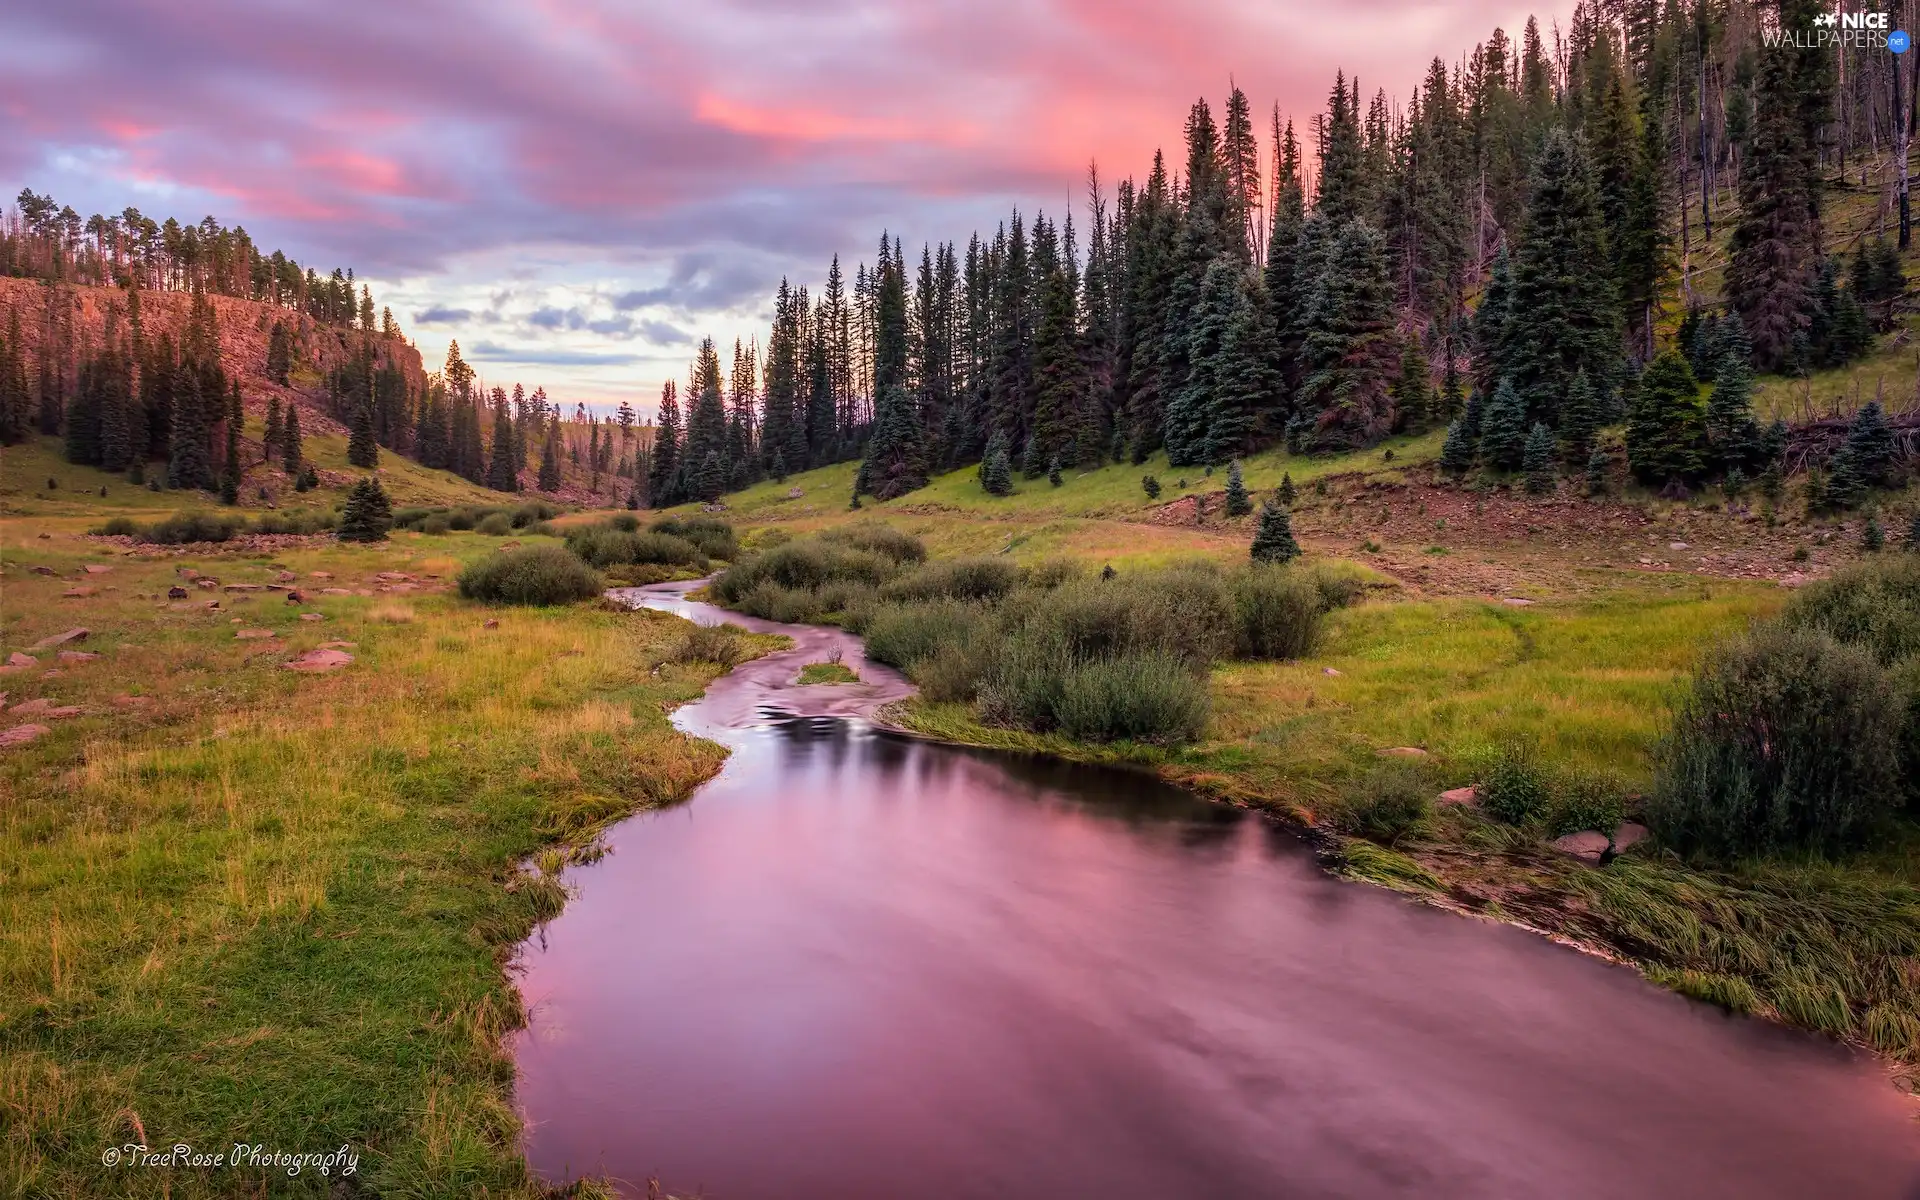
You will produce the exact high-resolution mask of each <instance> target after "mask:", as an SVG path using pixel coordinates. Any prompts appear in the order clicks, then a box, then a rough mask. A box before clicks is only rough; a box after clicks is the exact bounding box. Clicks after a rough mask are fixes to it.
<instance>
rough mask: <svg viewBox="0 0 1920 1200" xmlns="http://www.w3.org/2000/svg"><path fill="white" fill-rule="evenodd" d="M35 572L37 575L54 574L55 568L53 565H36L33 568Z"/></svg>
mask: <svg viewBox="0 0 1920 1200" xmlns="http://www.w3.org/2000/svg"><path fill="white" fill-rule="evenodd" d="M33 573H34V574H35V575H51V574H53V568H52V567H35V568H34V569H33Z"/></svg>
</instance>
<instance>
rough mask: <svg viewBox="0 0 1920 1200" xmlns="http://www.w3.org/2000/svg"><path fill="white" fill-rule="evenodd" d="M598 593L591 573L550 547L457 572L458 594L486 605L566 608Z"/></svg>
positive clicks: (497, 556)
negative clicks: (558, 605) (550, 605)
mask: <svg viewBox="0 0 1920 1200" xmlns="http://www.w3.org/2000/svg"><path fill="white" fill-rule="evenodd" d="M600 592H601V583H600V577H599V576H598V575H596V574H594V572H593V569H592V568H591V567H589V566H587V564H585V563H583V562H581V561H580V560H579V559H578V558H577V557H575V556H574V555H573V554H571V553H569V552H568V551H567V550H566V549H564V548H563V547H560V546H554V545H545V546H528V547H523V548H521V549H518V550H506V551H502V552H498V553H494V554H489V555H488V556H486V557H485V558H482V559H479V560H478V561H476V562H474V563H473V564H472V565H470V566H469V567H467V569H466V570H464V571H462V572H460V594H461V595H462V596H464V597H466V598H467V599H469V600H480V601H484V602H486V603H488V604H541V605H544V604H567V603H570V602H572V601H575V600H589V599H592V598H593V597H595V596H598V595H599V594H600Z"/></svg>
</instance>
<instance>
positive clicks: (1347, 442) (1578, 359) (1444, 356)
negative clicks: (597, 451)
mask: <svg viewBox="0 0 1920 1200" xmlns="http://www.w3.org/2000/svg"><path fill="white" fill-rule="evenodd" d="M1820 11H1821V10H1820V8H1819V6H1818V4H1816V3H1814V2H1813V0H1776V2H1773V3H1754V2H1752V0H1697V2H1696V3H1692V4H1684V3H1682V4H1671V5H1656V4H1653V3H1650V2H1649V3H1628V4H1607V5H1598V4H1587V3H1583V4H1581V5H1579V6H1578V7H1576V9H1575V11H1574V14H1573V16H1572V19H1571V22H1570V24H1569V27H1568V28H1567V30H1566V31H1565V33H1564V34H1561V33H1558V32H1556V34H1555V36H1554V38H1553V41H1552V44H1551V45H1549V44H1548V42H1547V40H1546V39H1544V38H1543V37H1542V35H1541V33H1540V30H1539V27H1538V24H1537V23H1536V22H1534V21H1532V20H1529V21H1528V22H1527V25H1526V28H1525V30H1524V32H1523V35H1522V36H1521V38H1520V39H1519V40H1518V41H1517V43H1516V42H1515V41H1514V40H1513V39H1510V38H1509V37H1508V36H1507V35H1506V34H1505V33H1504V32H1502V31H1500V30H1495V31H1494V33H1493V34H1492V36H1491V37H1489V38H1488V39H1487V41H1485V42H1483V43H1482V44H1480V45H1479V46H1476V47H1475V48H1474V50H1473V51H1472V52H1471V53H1470V54H1467V55H1464V56H1462V57H1461V59H1460V60H1459V61H1457V62H1455V63H1453V64H1451V65H1449V64H1448V63H1446V62H1445V61H1443V60H1441V59H1439V58H1436V59H1434V60H1433V62H1432V63H1431V65H1430V66H1429V68H1428V70H1427V72H1426V74H1425V76H1424V78H1423V79H1422V81H1421V82H1420V84H1419V85H1418V86H1417V87H1416V88H1415V89H1414V90H1413V92H1412V94H1411V95H1410V96H1408V97H1407V98H1406V99H1405V101H1404V102H1396V101H1395V100H1393V99H1392V98H1390V97H1389V96H1388V94H1387V93H1386V92H1385V91H1384V90H1376V91H1375V92H1373V93H1372V95H1371V96H1368V95H1367V94H1366V93H1365V92H1363V91H1362V89H1361V86H1360V83H1359V81H1358V80H1353V79H1348V78H1347V77H1345V75H1344V74H1342V75H1340V76H1338V77H1336V79H1335V81H1334V83H1333V85H1332V87H1331V88H1330V90H1329V94H1328V101H1327V105H1326V107H1325V109H1324V111H1322V112H1320V113H1318V114H1315V115H1314V116H1313V117H1312V118H1311V120H1310V121H1309V122H1308V123H1307V126H1306V128H1305V130H1304V135H1303V131H1301V130H1299V129H1297V128H1296V126H1295V124H1294V122H1293V121H1291V120H1289V119H1286V118H1285V117H1284V116H1283V114H1281V112H1280V111H1279V110H1278V108H1277V107H1275V108H1274V109H1273V110H1272V112H1271V113H1270V114H1269V115H1268V116H1267V117H1266V119H1265V120H1264V121H1262V122H1260V123H1262V124H1265V125H1266V127H1267V128H1266V130H1265V136H1264V139H1263V138H1262V137H1261V136H1260V135H1259V133H1258V132H1257V131H1256V117H1255V113H1254V111H1253V107H1252V105H1251V103H1250V102H1249V100H1248V98H1247V96H1246V95H1245V94H1244V92H1242V91H1241V90H1240V89H1239V88H1237V87H1235V88H1232V89H1230V91H1229V93H1228V95H1227V98H1226V101H1225V104H1224V105H1223V106H1222V107H1221V108H1220V109H1219V110H1218V113H1217V114H1216V110H1215V109H1214V108H1213V107H1212V106H1211V105H1210V104H1209V103H1208V102H1207V101H1206V100H1205V99H1201V100H1198V101H1196V102H1195V103H1194V104H1193V106H1192V108H1191V109H1190V111H1189V113H1188V115H1187V120H1186V123H1185V129H1184V134H1185V136H1184V147H1183V149H1184V155H1183V157H1182V158H1180V159H1177V160H1170V158H1169V156H1167V155H1164V154H1160V153H1156V155H1155V156H1154V159H1153V161H1152V164H1151V166H1150V168H1149V169H1148V171H1147V172H1146V174H1145V175H1144V177H1142V178H1139V179H1135V178H1131V177H1129V178H1125V179H1122V180H1120V181H1119V183H1118V185H1117V186H1116V187H1115V188H1114V189H1113V191H1112V193H1111V194H1109V193H1108V192H1107V191H1106V189H1105V188H1104V187H1103V185H1102V181H1101V179H1100V176H1099V174H1098V171H1097V169H1095V168H1090V169H1089V172H1088V178H1087V200H1086V205H1085V210H1084V213H1082V214H1081V215H1080V221H1079V225H1078V228H1077V229H1076V224H1075V219H1074V215H1073V214H1060V215H1058V216H1052V217H1050V216H1049V215H1048V214H1046V213H1044V212H1040V213H1035V214H1032V215H1031V216H1028V215H1026V214H1022V213H1019V212H1016V213H1013V214H1011V216H1010V217H1009V218H1008V219H1007V220H1006V221H1005V222H1003V223H1002V224H1001V225H1000V226H999V227H998V228H996V229H995V230H994V231H992V232H991V233H990V234H982V233H975V234H974V235H972V236H971V237H970V238H969V239H968V240H967V242H966V244H965V246H964V248H963V247H961V246H960V245H959V244H958V243H956V242H951V241H949V242H943V243H938V244H928V245H925V246H923V247H922V248H921V252H920V254H919V255H918V261H917V263H915V262H913V261H911V260H910V259H909V258H908V255H907V252H906V250H905V248H904V246H903V245H902V242H901V239H900V238H899V237H898V236H895V235H892V234H883V235H882V236H881V238H880V242H879V248H878V253H877V255H876V258H875V262H874V264H873V265H872V266H868V265H866V264H864V263H863V264H860V265H858V266H857V267H856V270H855V283H854V287H853V289H852V294H851V297H850V298H846V299H843V297H842V288H841V285H840V279H841V274H840V271H841V268H840V263H839V260H838V258H837V257H836V258H835V260H834V262H833V265H832V268H831V273H830V275H829V282H828V288H827V291H826V294H825V295H824V296H823V297H821V298H820V299H818V300H814V301H811V302H810V301H809V300H808V298H807V293H806V291H805V289H804V288H795V287H793V286H792V285H791V284H790V283H789V282H788V281H786V280H783V281H781V284H780V286H779V289H778V291H777V293H776V296H775V301H774V313H775V315H774V321H773V328H772V330H771V332H770V333H769V335H768V337H767V339H766V343H765V345H766V349H765V352H764V355H763V356H760V357H761V358H762V360H763V361H756V355H757V354H758V352H757V351H756V350H755V349H753V348H749V349H747V350H745V351H743V350H741V349H740V348H739V347H738V346H736V348H735V355H734V370H733V376H732V384H731V385H729V384H728V377H727V376H726V375H725V374H723V372H722V371H721V364H720V355H719V352H718V350H717V348H716V347H715V346H714V345H713V344H712V343H711V341H708V342H706V343H703V344H702V346H701V348H700V352H699V355H698V358H697V360H696V362H695V363H694V365H693V369H692V372H691V374H690V377H689V380H688V382H687V384H686V387H685V390H684V391H679V390H677V389H675V388H674V387H672V386H671V385H670V386H669V388H668V394H667V395H665V396H663V398H662V403H661V421H660V432H659V439H658V443H657V451H656V453H655V455H654V458H653V463H652V474H651V479H650V484H651V488H650V497H651V500H652V502H653V503H655V504H659V505H666V504H673V503H680V502H683V501H686V500H690V499H699V500H713V499H717V498H718V496H719V495H720V494H721V493H723V492H725V491H727V490H732V489H735V488H738V487H741V486H744V485H745V484H747V483H750V482H752V481H754V480H757V479H761V478H767V477H779V476H781V475H783V474H784V473H785V472H788V471H795V470H800V469H802V468H803V467H809V466H818V465H821V464H823V463H826V462H832V461H840V460H843V459H849V458H855V457H858V458H859V459H860V461H861V469H860V472H859V476H858V481H857V483H856V486H855V492H856V495H873V496H877V497H881V498H887V497H892V496H897V495H901V494H904V493H906V492H909V491H912V490H913V489H915V488H917V487H920V486H922V485H923V484H924V483H925V482H926V481H927V479H928V478H929V477H930V475H931V474H933V473H934V472H936V471H939V470H945V469H952V468H955V467H959V466H962V465H965V464H967V463H971V462H981V463H983V464H987V463H991V462H993V461H995V460H996V459H999V458H1004V460H1005V462H1006V464H1007V465H1008V467H1009V468H1010V469H1011V470H1013V471H1017V472H1019V473H1021V474H1024V475H1025V476H1026V477H1028V478H1037V477H1039V476H1041V475H1043V474H1047V473H1048V472H1049V471H1050V470H1053V469H1057V468H1058V467H1061V466H1074V465H1093V464H1096V463H1101V462H1107V461H1129V460H1130V461H1133V462H1136V463H1138V462H1142V461H1144V460H1145V459H1146V458H1147V457H1148V456H1149V455H1151V454H1153V453H1155V452H1158V451H1164V452H1165V453H1166V454H1167V456H1168V458H1169V459H1170V460H1171V462H1172V463H1173V465H1176V466H1183V465H1194V466H1201V465H1222V464H1225V463H1228V462H1230V461H1232V460H1233V459H1235V458H1237V457H1239V456H1241V455H1244V454H1247V453H1251V452H1254V451H1256V450H1259V449H1262V448H1265V447H1268V446H1272V445H1276V444H1284V445H1286V446H1287V447H1288V448H1289V449H1291V450H1293V451H1295V452H1300V453H1313V452H1321V451H1327V452H1332V451H1341V450H1349V449H1354V448H1358V447H1364V446H1368V445H1372V444H1374V443H1377V442H1378V441H1379V440H1380V439H1382V438H1384V437H1386V436H1388V435H1389V434H1392V433H1396V432H1403V431H1419V430H1423V429H1427V428H1439V427H1446V428H1448V429H1449V438H1448V451H1449V455H1448V462H1449V464H1450V465H1451V466H1452V467H1453V468H1454V469H1457V470H1465V469H1470V468H1472V467H1474V466H1477V465H1480V466H1489V467H1493V468H1495V469H1499V470H1513V471H1521V470H1524V469H1526V464H1527V462H1528V461H1529V459H1531V461H1532V462H1533V468H1532V470H1533V473H1534V475H1535V476H1539V475H1541V474H1542V473H1543V472H1544V473H1545V475H1546V477H1547V478H1549V479H1550V478H1551V477H1552V471H1553V470H1554V469H1555V468H1556V466H1564V467H1566V468H1569V469H1571V470H1573V471H1576V472H1577V471H1580V470H1583V469H1584V470H1587V471H1588V472H1589V473H1590V474H1591V473H1594V472H1596V471H1604V468H1605V464H1604V463H1599V464H1596V463H1595V462H1594V458H1593V456H1594V454H1595V451H1596V450H1597V449H1598V448H1599V443H1598V441H1597V440H1596V438H1595V433H1596V431H1597V430H1598V429H1599V428H1600V427H1602V426H1606V425H1612V424H1615V423H1619V422H1622V421H1625V423H1626V435H1627V443H1628V444H1627V457H1628V466H1629V467H1630V469H1632V470H1633V471H1634V473H1635V474H1636V475H1638V476H1639V477H1640V478H1642V479H1643V480H1645V481H1647V482H1649V483H1651V484H1654V485H1657V486H1668V485H1672V486H1677V487H1683V488H1684V487H1686V486H1689V485H1697V484H1698V483H1699V482H1700V481H1701V480H1703V479H1705V478H1707V477H1710V476H1718V477H1724V476H1726V475H1727V474H1728V473H1730V472H1735V471H1738V472H1740V473H1741V475H1742V476H1744V477H1746V478H1753V477H1755V476H1758V475H1761V474H1764V472H1765V471H1766V470H1767V469H1768V467H1769V466H1770V465H1772V463H1773V462H1774V461H1775V460H1776V459H1777V457H1778V451H1779V448H1780V446H1781V445H1782V444H1783V435H1782V432H1781V431H1780V430H1779V429H1771V428H1769V429H1763V428H1760V427H1759V425H1758V424H1757V423H1756V422H1755V420H1754V418H1753V414H1752V411H1751V404H1750V393H1751V387H1752V372H1753V371H1754V370H1760V371H1784V372H1808V371H1812V370H1816V369H1820V368H1824V367H1831V366H1835V365H1839V364H1841V363H1844V362H1846V361H1849V360H1850V359H1852V358H1854V357H1857V356H1858V355H1860V354H1862V353H1865V352H1866V350H1867V349H1869V348H1870V346H1871V344H1872V341H1873V338H1874V335H1875V334H1876V332H1878V331H1881V330H1884V329H1887V328H1890V327H1891V326H1892V324H1893V322H1894V319H1895V312H1896V307H1897V304H1898V301H1899V298H1900V297H1901V296H1902V294H1903V293H1904V290H1905V280H1904V276H1903V273H1902V271H1901V267H1900V260H1899V255H1898V251H1897V248H1896V247H1897V246H1898V245H1904V244H1905V242H1906V239H1907V237H1908V233H1907V227H1906V212H1907V209H1906V204H1905V190H1906V181H1905V172H1904V170H1900V171H1898V173H1897V177H1891V178H1890V177H1887V176H1888V167H1887V165H1888V160H1889V158H1890V157H1891V158H1898V159H1899V160H1900V161H1902V162H1903V161H1904V154H1905V146H1906V139H1907V137H1908V133H1909V130H1910V127H1911V123H1912V112H1911V105H1912V88H1911V78H1910V77H1911V70H1910V69H1909V68H1906V67H1904V66H1903V64H1902V63H1901V61H1900V60H1899V59H1898V58H1896V56H1894V55H1892V54H1890V53H1888V52H1887V51H1885V50H1880V51H1877V52H1875V51H1869V50H1864V49H1859V48H1855V49H1851V50H1844V51H1840V52H1836V51H1834V50H1833V49H1832V48H1821V49H1809V48H1801V47H1799V46H1796V45H1794V44H1793V43H1792V42H1791V41H1788V42H1784V43H1782V44H1780V45H1778V46H1774V45H1769V44H1768V39H1767V38H1766V37H1765V36H1764V34H1765V33H1766V32H1767V31H1771V30H1780V29H1786V30H1796V29H1812V28H1813V25H1812V22H1813V19H1814V18H1815V17H1816V16H1817V15H1819V13H1820ZM1908 57H1912V56H1908ZM1903 72H1904V74H1903ZM1263 141H1264V145H1263V144H1262V143H1263ZM1856 170H1857V171H1859V172H1861V173H1862V177H1863V178H1864V177H1865V175H1866V174H1867V173H1868V172H1870V171H1877V172H1880V173H1881V175H1882V178H1881V180H1880V184H1879V185H1878V186H1883V188H1884V189H1885V191H1886V198H1887V201H1888V202H1887V203H1884V204H1883V208H1882V219H1881V223H1880V229H1879V231H1878V233H1877V234H1876V235H1875V236H1871V237H1866V238H1862V239H1860V240H1859V241H1857V242H1856V243H1855V244H1854V245H1853V246H1852V247H1851V253H1850V254H1849V255H1847V256H1845V257H1844V258H1843V257H1842V256H1839V255H1835V254H1833V253H1831V252H1830V248H1829V247H1828V245H1827V240H1826V238H1825V237H1824V236H1823V230H1822V225H1821V220H1820V214H1821V204H1822V196H1823V191H1824V190H1825V189H1826V188H1828V187H1829V186H1833V184H1834V183H1845V182H1846V181H1847V180H1849V179H1851V178H1852V173H1853V172H1855V171H1856ZM1830 175H1831V176H1833V177H1834V179H1833V180H1832V181H1830V180H1829V176H1830ZM1847 186H1852V185H1851V184H1847ZM1894 202H1897V204H1898V213H1899V222H1898V229H1897V231H1896V230H1895V229H1893V228H1890V227H1889V224H1888V222H1889V221H1890V220H1892V217H1891V212H1892V208H1893V203H1894ZM1716 221H1718V222H1720V223H1721V224H1722V225H1723V226H1724V225H1729V224H1730V226H1731V241H1730V243H1729V249H1730V256H1731V261H1730V262H1729V263H1728V264H1727V267H1726V270H1725V279H1724V286H1723V288H1722V294H1721V296H1720V297H1719V301H1720V303H1718V304H1715V303H1712V302H1711V300H1712V298H1711V297H1709V296H1708V295H1707V294H1706V293H1705V291H1704V290H1703V288H1702V287H1701V286H1700V284H1699V280H1698V274H1699V270H1700V262H1701V260H1702V259H1703V257H1704V256H1703V254H1702V250H1703V247H1704V243H1705V239H1706V238H1708V237H1710V236H1711V235H1712V229H1713V228H1714V223H1715V222H1716ZM1676 293H1677V296H1678V303H1679V305H1680V306H1681V313H1680V316H1681V317H1682V331H1681V337H1680V339H1679V342H1678V344H1677V345H1675V346H1674V347H1673V348H1672V350H1671V358H1665V357H1663V355H1662V354H1661V353H1660V350H1661V346H1660V338H1659V337H1658V334H1657V331H1658V330H1659V329H1660V328H1661V322H1662V319H1663V318H1669V317H1671V316H1673V315H1674V311H1673V305H1674V303H1675V298H1676ZM1669 327H1670V326H1669ZM1703 330H1705V331H1706V333H1705V334H1704V335H1703V334H1702V331H1703ZM1730 356H1732V357H1738V358H1739V359H1740V360H1741V362H1740V364H1739V365H1737V366H1735V367H1733V368H1726V369H1723V362H1724V361H1725V360H1727V359H1728V358H1729V357H1730ZM1656 366H1658V368H1659V369H1658V370H1657V371H1656V370H1654V368H1655V367H1656ZM1683 371H1684V374H1681V372H1683ZM743 373H744V382H743ZM1710 381H1713V391H1712V393H1711V400H1709V399H1708V396H1707V394H1706V393H1705V392H1704V385H1705V384H1707V383H1708V382H1710ZM683 402H684V404H685V410H684V413H683V411H682V403H683ZM983 473H984V472H983Z"/></svg>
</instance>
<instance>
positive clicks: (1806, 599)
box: [1781, 554, 1920, 665]
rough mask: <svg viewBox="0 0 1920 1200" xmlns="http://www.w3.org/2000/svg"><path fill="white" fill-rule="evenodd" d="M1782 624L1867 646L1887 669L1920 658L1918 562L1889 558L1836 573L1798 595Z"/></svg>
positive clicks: (1912, 558)
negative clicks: (1916, 657) (1913, 656)
mask: <svg viewBox="0 0 1920 1200" xmlns="http://www.w3.org/2000/svg"><path fill="white" fill-rule="evenodd" d="M1781 620H1782V622H1783V623H1785V624H1786V625H1788V626H1789V627H1792V628H1797V629H1818V630H1820V631H1821V632H1823V633H1826V634H1829V635H1830V636H1832V637H1833V638H1834V640H1836V641H1839V642H1845V643H1847V644H1848V645H1857V646H1864V647H1866V648H1867V649H1868V650H1869V651H1871V652H1872V653H1873V655H1874V656H1875V657H1876V658H1878V659H1879V660H1880V661H1881V663H1883V664H1889V665H1890V664H1892V663H1895V662H1898V661H1900V660H1901V659H1903V658H1907V657H1909V656H1910V655H1913V654H1916V653H1920V558H1917V557H1915V556H1913V555H1908V554H1897V555H1887V556H1885V557H1882V558H1877V559H1874V560H1873V561H1871V562H1862V563H1857V564H1855V565H1854V566H1851V567H1848V568H1846V569H1845V570H1843V571H1838V572H1835V573H1834V575H1833V576H1832V577H1831V578H1828V579H1823V580H1821V581H1820V582H1818V583H1814V584H1809V585H1808V586H1806V587H1804V588H1802V589H1800V590H1799V591H1798V592H1796V593H1795V594H1794V596H1793V599H1791V600H1789V601H1788V602H1787V607H1786V611H1785V612H1784V613H1782V614H1781Z"/></svg>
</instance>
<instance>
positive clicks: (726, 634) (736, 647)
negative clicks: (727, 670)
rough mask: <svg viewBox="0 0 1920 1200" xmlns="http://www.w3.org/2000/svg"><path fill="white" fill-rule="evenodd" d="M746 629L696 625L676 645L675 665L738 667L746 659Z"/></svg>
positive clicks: (674, 651) (674, 652) (735, 626)
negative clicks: (708, 663)
mask: <svg viewBox="0 0 1920 1200" xmlns="http://www.w3.org/2000/svg"><path fill="white" fill-rule="evenodd" d="M745 633H746V630H744V629H742V628H740V627H739V626H738V625H695V626H694V627H693V628H692V629H689V630H687V633H686V636H685V637H682V638H681V639H680V641H679V642H678V643H677V644H675V646H674V648H673V655H672V660H673V661H674V662H683V663H690V662H710V663H718V664H719V665H720V666H723V667H732V666H737V665H738V664H740V663H741V662H744V661H745V660H746V657H747V647H746V643H745V641H744V640H743V635H744V634H745Z"/></svg>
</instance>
